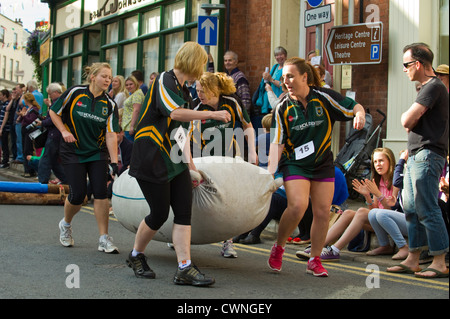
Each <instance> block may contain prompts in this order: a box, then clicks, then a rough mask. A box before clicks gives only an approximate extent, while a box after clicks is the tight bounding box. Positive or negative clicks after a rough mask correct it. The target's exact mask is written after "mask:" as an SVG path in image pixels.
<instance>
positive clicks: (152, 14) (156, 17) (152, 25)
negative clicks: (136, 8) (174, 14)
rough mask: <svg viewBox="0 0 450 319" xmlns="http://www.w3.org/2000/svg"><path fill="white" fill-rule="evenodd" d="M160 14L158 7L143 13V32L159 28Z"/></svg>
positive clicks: (154, 30) (148, 32)
mask: <svg viewBox="0 0 450 319" xmlns="http://www.w3.org/2000/svg"><path fill="white" fill-rule="evenodd" d="M160 14H161V10H160V9H159V8H158V9H155V10H152V11H149V12H146V13H144V18H143V24H144V27H143V30H142V32H143V33H144V34H150V33H155V32H159V30H160V29H161V28H160V26H161V18H160Z"/></svg>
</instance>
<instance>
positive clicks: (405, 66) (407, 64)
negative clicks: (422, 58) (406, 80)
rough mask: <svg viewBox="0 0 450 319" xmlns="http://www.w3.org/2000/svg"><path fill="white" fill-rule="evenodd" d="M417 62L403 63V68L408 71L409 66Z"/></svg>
mask: <svg viewBox="0 0 450 319" xmlns="http://www.w3.org/2000/svg"><path fill="white" fill-rule="evenodd" d="M416 62H417V60H416V61H409V62H405V63H403V67H404V68H405V69H407V68H408V66H409V65H410V64H413V63H416Z"/></svg>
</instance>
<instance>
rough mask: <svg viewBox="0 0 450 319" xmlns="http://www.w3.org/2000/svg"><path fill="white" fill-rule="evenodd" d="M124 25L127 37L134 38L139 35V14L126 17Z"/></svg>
mask: <svg viewBox="0 0 450 319" xmlns="http://www.w3.org/2000/svg"><path fill="white" fill-rule="evenodd" d="M123 26H124V37H125V39H127V40H128V39H133V38H136V37H137V36H138V26H139V21H138V16H134V17H131V18H128V19H125V21H124V24H123Z"/></svg>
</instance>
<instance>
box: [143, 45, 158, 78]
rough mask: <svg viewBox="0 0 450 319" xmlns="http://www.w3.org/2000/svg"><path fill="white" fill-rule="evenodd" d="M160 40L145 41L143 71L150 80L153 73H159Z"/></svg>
mask: <svg viewBox="0 0 450 319" xmlns="http://www.w3.org/2000/svg"><path fill="white" fill-rule="evenodd" d="M158 52H159V38H153V39H149V40H145V41H144V52H143V53H144V56H143V59H144V61H143V62H144V63H143V71H144V74H145V75H146V77H147V78H148V77H149V76H150V74H152V73H153V72H158V55H159V54H158Z"/></svg>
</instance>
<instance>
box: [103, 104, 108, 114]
mask: <svg viewBox="0 0 450 319" xmlns="http://www.w3.org/2000/svg"><path fill="white" fill-rule="evenodd" d="M102 115H103V116H106V115H108V107H107V106H104V107H103V108H102Z"/></svg>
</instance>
